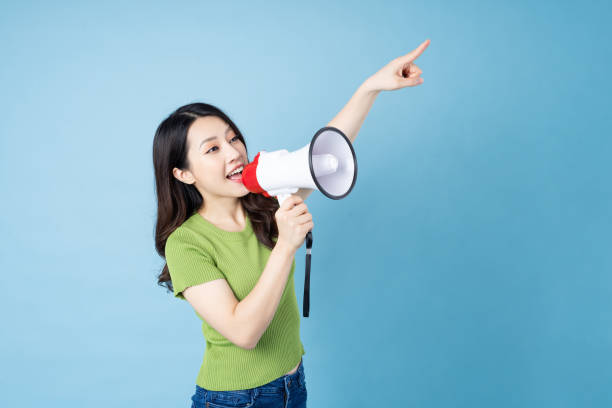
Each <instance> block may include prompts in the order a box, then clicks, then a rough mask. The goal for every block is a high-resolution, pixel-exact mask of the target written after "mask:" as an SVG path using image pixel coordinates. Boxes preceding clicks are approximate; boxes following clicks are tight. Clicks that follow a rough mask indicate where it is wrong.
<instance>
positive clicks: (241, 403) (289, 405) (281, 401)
mask: <svg viewBox="0 0 612 408" xmlns="http://www.w3.org/2000/svg"><path fill="white" fill-rule="evenodd" d="M306 395H307V394H306V380H305V377H304V364H303V361H302V360H300V365H299V366H298V369H297V371H296V372H295V373H293V374H290V375H283V376H282V377H278V378H277V379H276V380H273V381H271V382H269V383H267V384H264V385H260V386H259V387H256V388H249V389H246V390H236V391H211V390H207V389H205V388H202V387H200V386H199V385H197V384H196V391H195V394H193V396H192V397H191V400H192V401H193V403H192V404H191V408H229V407H232V408H272V407H274V408H306Z"/></svg>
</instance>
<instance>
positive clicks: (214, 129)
mask: <svg viewBox="0 0 612 408" xmlns="http://www.w3.org/2000/svg"><path fill="white" fill-rule="evenodd" d="M228 126H229V125H228V124H227V123H225V121H224V120H223V119H221V118H219V117H217V116H205V117H203V118H201V117H200V118H197V119H196V120H194V121H193V123H192V124H191V126H190V127H189V130H188V131H187V143H188V144H189V146H190V147H192V146H194V147H196V148H197V147H198V146H199V145H200V143H201V142H202V141H203V140H205V139H208V138H210V137H221V138H223V137H224V136H225V130H226V129H227V127H228Z"/></svg>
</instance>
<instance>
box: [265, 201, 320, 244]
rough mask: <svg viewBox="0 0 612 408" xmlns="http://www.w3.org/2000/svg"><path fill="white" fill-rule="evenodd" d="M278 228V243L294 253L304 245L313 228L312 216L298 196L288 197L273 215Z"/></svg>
mask: <svg viewBox="0 0 612 408" xmlns="http://www.w3.org/2000/svg"><path fill="white" fill-rule="evenodd" d="M274 218H275V219H276V225H277V226H278V241H277V243H280V242H282V243H283V245H286V246H288V247H289V248H291V250H292V251H296V250H297V249H298V248H299V247H300V246H302V244H303V243H304V239H305V238H306V234H307V233H308V232H309V231H310V230H312V228H313V227H314V222H313V221H312V214H310V213H309V212H308V207H307V206H306V203H305V202H304V200H303V199H302V197H300V196H298V195H290V196H289V197H287V199H286V200H285V201H284V202H283V204H281V206H280V208H279V209H278V210H277V211H276V213H275V214H274Z"/></svg>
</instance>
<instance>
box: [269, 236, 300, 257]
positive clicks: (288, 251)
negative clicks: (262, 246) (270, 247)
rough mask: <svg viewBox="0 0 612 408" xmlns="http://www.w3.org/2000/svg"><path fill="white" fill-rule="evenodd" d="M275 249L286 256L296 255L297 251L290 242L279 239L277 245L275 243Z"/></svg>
mask: <svg viewBox="0 0 612 408" xmlns="http://www.w3.org/2000/svg"><path fill="white" fill-rule="evenodd" d="M274 250H275V251H276V252H279V253H281V254H283V255H285V256H293V255H295V252H296V251H297V248H294V247H292V246H291V245H290V244H288V243H287V242H285V241H283V240H281V239H279V240H277V241H276V245H274Z"/></svg>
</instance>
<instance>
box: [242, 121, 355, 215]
mask: <svg viewBox="0 0 612 408" xmlns="http://www.w3.org/2000/svg"><path fill="white" fill-rule="evenodd" d="M356 178H357V159H356V157H355V151H354V150H353V146H352V144H351V142H350V140H348V138H347V137H346V136H345V135H344V133H342V131H340V130H339V129H337V128H334V127H331V126H327V127H324V128H321V129H319V131H318V132H317V133H316V134H315V135H314V137H313V138H312V140H311V142H310V143H309V144H307V145H306V146H304V147H302V148H301V149H299V150H296V151H294V152H289V151H287V150H284V149H283V150H276V151H273V152H266V151H261V152H259V153H257V155H256V156H255V158H254V159H253V161H252V162H251V163H249V164H247V165H246V166H245V167H244V169H243V171H242V182H243V184H244V185H245V187H246V188H247V189H248V190H249V191H251V192H253V193H261V194H263V195H265V196H266V197H272V196H278V198H279V202H280V203H281V205H282V201H283V198H286V197H287V196H288V195H289V194H293V193H295V192H296V191H297V190H298V189H299V188H311V189H316V190H319V191H321V192H322V193H323V194H325V196H327V197H329V198H332V199H334V200H338V199H341V198H343V197H345V196H346V195H347V194H348V193H350V191H351V190H352V189H353V186H354V185H355V180H356Z"/></svg>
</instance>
